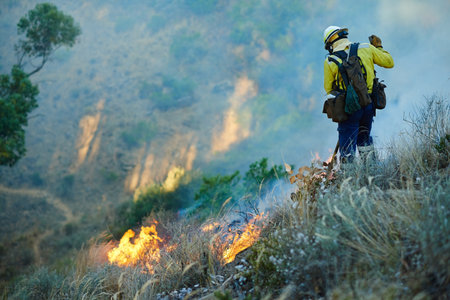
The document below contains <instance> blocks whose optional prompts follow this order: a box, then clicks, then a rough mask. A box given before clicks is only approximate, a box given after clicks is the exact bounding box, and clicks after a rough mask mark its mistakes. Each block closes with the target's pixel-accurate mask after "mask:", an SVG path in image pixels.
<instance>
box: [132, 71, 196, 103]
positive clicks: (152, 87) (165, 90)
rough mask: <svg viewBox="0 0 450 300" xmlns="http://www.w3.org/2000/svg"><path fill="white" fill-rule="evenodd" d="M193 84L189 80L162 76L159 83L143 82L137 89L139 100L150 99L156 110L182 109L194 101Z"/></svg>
mask: <svg viewBox="0 0 450 300" xmlns="http://www.w3.org/2000/svg"><path fill="white" fill-rule="evenodd" d="M194 91H195V84H194V82H193V81H192V80H190V79H189V78H182V79H177V78H173V77H170V76H162V77H161V78H160V81H159V82H156V83H148V82H143V83H142V84H141V87H140V89H139V97H140V98H141V99H150V101H151V102H152V103H153V104H154V105H155V107H156V108H157V109H160V110H163V111H166V110H168V109H170V108H173V107H184V106H186V105H189V104H191V103H192V101H193V100H194Z"/></svg>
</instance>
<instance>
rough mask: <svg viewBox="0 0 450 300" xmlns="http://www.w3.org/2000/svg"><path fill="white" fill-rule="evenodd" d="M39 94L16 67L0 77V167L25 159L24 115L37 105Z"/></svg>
mask: <svg viewBox="0 0 450 300" xmlns="http://www.w3.org/2000/svg"><path fill="white" fill-rule="evenodd" d="M38 93H39V90H38V88H37V86H35V85H33V84H32V83H31V81H30V80H29V79H28V76H27V75H26V74H25V73H24V72H23V71H22V70H21V69H20V68H19V67H17V66H14V67H13V69H12V71H11V76H9V75H1V76H0V165H9V166H12V165H14V164H15V163H16V162H17V161H18V160H19V159H20V158H21V157H23V156H24V155H25V152H26V149H25V130H24V128H23V127H25V126H27V125H28V115H29V113H30V112H31V111H32V110H33V109H35V108H36V107H37V106H38V104H37V100H36V96H37V95H38Z"/></svg>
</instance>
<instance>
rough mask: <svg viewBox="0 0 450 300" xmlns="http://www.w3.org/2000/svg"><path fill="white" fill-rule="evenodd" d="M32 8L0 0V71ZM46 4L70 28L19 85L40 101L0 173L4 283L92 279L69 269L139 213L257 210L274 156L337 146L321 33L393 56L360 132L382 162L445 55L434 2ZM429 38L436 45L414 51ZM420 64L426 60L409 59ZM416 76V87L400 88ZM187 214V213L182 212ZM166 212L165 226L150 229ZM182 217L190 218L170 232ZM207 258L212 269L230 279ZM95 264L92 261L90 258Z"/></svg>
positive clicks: (437, 78)
mask: <svg viewBox="0 0 450 300" xmlns="http://www.w3.org/2000/svg"><path fill="white" fill-rule="evenodd" d="M39 2H40V1H37V0H14V1H12V0H4V1H2V3H1V4H0V16H1V18H0V41H1V43H0V72H1V73H2V74H6V73H9V72H10V70H11V67H12V65H13V64H15V63H16V61H17V58H16V56H15V54H14V44H15V43H16V42H17V41H18V39H19V36H18V35H17V28H16V24H17V22H18V20H19V19H20V17H21V16H23V15H24V14H25V13H26V12H27V11H29V10H30V9H32V8H33V7H34V6H35V5H36V4H37V3H39ZM51 2H52V3H55V4H56V5H57V6H58V8H59V9H61V10H62V11H64V12H65V13H68V14H70V15H71V16H73V18H74V19H75V21H76V22H77V23H78V24H79V25H80V27H81V30H82V34H81V35H80V38H79V41H78V42H77V43H76V44H75V45H74V47H72V48H70V49H66V48H61V49H59V50H57V52H56V53H55V55H54V57H52V59H51V61H49V62H48V63H47V64H46V66H45V67H44V69H43V70H42V71H41V72H39V73H37V74H36V75H33V76H32V77H31V80H32V82H33V83H35V84H37V85H39V90H40V94H39V107H38V108H37V109H36V110H35V111H34V112H33V114H32V115H31V117H30V119H29V124H28V127H27V128H26V147H27V155H26V156H25V157H24V158H23V159H22V160H20V161H19V162H18V163H17V164H16V165H15V166H14V167H12V168H10V167H6V166H2V167H0V220H1V221H0V225H1V228H2V230H1V231H0V287H1V288H2V289H3V288H4V287H6V286H9V287H12V286H13V285H14V284H15V283H18V282H19V281H20V278H21V275H23V274H33V272H34V270H35V269H36V268H40V267H48V268H49V270H50V271H48V272H47V271H45V269H44V271H42V270H43V269H40V270H41V271H39V272H41V273H39V274H41V275H42V276H44V277H45V276H47V275H49V274H50V275H51V276H56V277H51V276H50V275H49V276H50V278H53V279H55V278H59V279H61V278H63V277H64V276H67V277H66V278H68V280H72V279H73V283H74V284H76V285H77V286H78V285H79V284H80V282H79V281H77V280H78V279H79V278H84V277H83V276H90V275H91V273H89V272H90V271H91V270H89V271H88V270H84V269H83V268H84V266H82V267H81V269H79V270H78V271H76V272H77V275H76V276H75V277H77V276H78V275H79V276H81V277H79V278H78V277H77V280H75V279H74V278H73V277H72V276H73V273H71V272H72V271H73V270H72V268H76V266H77V265H80V262H79V261H78V260H80V259H83V256H84V255H85V252H86V251H88V250H86V248H88V247H89V246H90V245H91V244H93V243H94V241H93V240H96V241H97V243H98V244H101V245H103V244H102V243H106V242H108V241H118V240H119V239H120V237H121V236H122V235H123V234H124V233H125V232H126V231H127V230H128V229H130V228H132V229H134V230H139V228H140V226H139V225H141V223H145V222H147V223H149V224H150V223H151V221H152V220H150V218H149V217H148V216H149V215H151V213H152V214H161V215H162V219H161V220H158V222H159V224H160V225H159V226H162V227H163V229H162V228H158V230H163V231H164V230H166V231H167V233H166V234H167V236H173V235H174V234H173V232H171V230H172V231H176V230H179V229H177V228H176V226H194V227H195V226H200V225H201V224H203V222H206V219H208V218H209V217H211V218H215V217H216V216H217V215H218V212H219V211H220V209H221V208H222V205H223V204H224V203H228V205H230V207H234V208H235V205H237V206H238V207H239V211H240V212H241V214H246V213H247V212H248V210H250V211H251V214H252V216H253V215H258V214H259V212H260V211H259V210H261V211H263V209H262V208H261V207H258V214H257V213H256V212H254V211H252V210H251V209H253V208H254V207H253V206H255V205H256V204H255V202H254V201H257V200H255V199H258V198H259V197H260V196H262V195H261V194H265V193H262V190H260V189H259V184H261V182H264V184H266V183H267V184H268V185H267V186H264V188H265V189H271V188H273V185H274V184H275V182H276V180H275V179H280V180H283V179H284V178H285V177H286V174H285V173H284V171H281V169H280V166H282V165H284V163H293V164H295V165H296V166H302V165H308V164H309V163H310V161H311V159H313V158H314V157H321V158H322V159H324V158H326V157H328V156H329V155H330V152H331V151H332V148H333V147H334V145H335V143H336V136H337V133H336V126H335V124H332V123H331V122H330V121H329V120H327V119H326V117H325V116H324V115H323V114H321V111H322V97H323V92H322V90H323V88H322V85H323V83H322V80H323V77H322V71H323V65H322V64H323V59H324V55H325V50H323V44H322V38H321V37H322V31H323V29H324V28H325V27H326V26H328V25H330V24H337V25H338V24H342V23H345V24H342V25H347V26H349V28H350V36H351V37H352V39H354V40H355V41H356V40H358V41H361V42H366V40H367V36H368V35H370V34H372V33H377V34H378V33H379V34H380V35H381V36H382V38H383V43H384V45H386V49H388V50H389V51H391V50H392V51H391V53H392V54H393V56H394V60H395V61H396V68H395V69H394V71H393V72H391V73H388V72H384V71H383V70H377V71H378V72H379V75H380V78H382V79H385V80H386V82H387V84H388V89H387V92H388V97H389V103H388V108H387V109H386V110H385V111H383V112H382V113H379V114H378V116H377V117H376V120H375V124H374V135H375V139H376V143H378V144H377V145H376V146H377V149H378V150H379V151H380V156H381V157H383V158H386V157H387V156H388V153H389V147H390V146H389V145H385V142H386V140H387V139H389V138H391V136H394V137H395V138H396V137H397V136H398V135H400V133H399V132H398V130H400V129H402V128H404V126H405V122H403V120H402V119H403V118H402V115H407V114H409V113H410V112H411V110H412V108H413V105H411V104H417V103H422V102H424V99H423V98H421V95H429V94H430V93H434V92H436V95H439V96H436V97H438V98H439V97H440V96H441V95H442V98H443V99H448V97H447V94H448V91H449V90H448V87H449V85H448V74H447V73H448V70H447V69H446V68H445V65H446V64H443V63H442V62H445V61H447V59H448V55H447V52H446V51H445V49H448V47H447V44H448V41H447V40H445V39H444V40H443V41H442V35H443V34H444V32H442V30H443V29H442V28H448V26H447V25H448V23H449V19H448V18H447V16H446V14H444V13H442V12H445V11H448V9H447V8H449V7H448V6H449V4H448V3H447V1H437V2H436V3H435V4H436V5H424V4H423V3H421V2H420V1H415V0H414V1H409V2H405V1H399V2H398V3H395V4H394V3H390V1H387V0H383V1H379V3H378V2H377V3H375V2H370V3H367V2H366V3H365V2H360V1H353V0H352V1H331V0H321V1H315V2H314V3H310V2H307V1H293V0H285V1H275V0H264V1H253V0H251V1H237V0H232V1H222V0H201V1H187V0H173V1H165V0H151V1H140V0H128V1H122V0H113V1H102V0H95V1H88V0H81V1H66V0H55V1H51ZM348 7H352V10H349V9H348ZM387 7H388V8H389V9H387ZM355 11H356V12H359V13H357V14H355V13H354V12H355ZM429 16H433V17H432V18H431V17H429ZM343 20H344V21H343ZM417 24H420V26H416V25H417ZM418 27H420V28H418ZM411 36H414V42H413V41H412V40H411V38H410V37H411ZM438 42H439V45H442V46H441V47H432V49H431V50H430V47H428V46H427V45H429V44H438ZM413 44H414V45H415V46H414V47H413V46H412V45H413ZM406 49H408V50H406ZM425 58H426V59H427V62H428V63H427V64H418V63H414V62H416V61H425ZM397 66H398V67H397ZM429 70H433V72H431V73H432V74H430V71H429ZM423 74H430V75H429V76H423ZM418 78H420V80H421V83H422V84H414V85H413V86H412V85H411V82H417V80H418ZM444 101H445V100H444ZM396 130H397V131H396ZM391 134H392V135H391ZM265 158H267V160H265ZM263 162H264V163H263ZM258 163H259V165H258ZM255 164H256V165H255ZM251 166H253V168H252V167H251ZM258 168H259V169H258ZM442 169H443V170H447V169H446V168H441V170H442ZM238 171H239V173H237V172H238ZM252 172H253V173H252ZM255 172H256V173H257V172H260V174H256V173H255ZM386 172H388V171H386ZM255 174H256V175H258V176H254V178H253V177H251V176H253V175H255ZM260 175H261V176H260ZM263 175H264V176H263ZM265 176H268V178H270V180H266V179H264V180H263V178H265ZM421 178H422V177H421ZM205 179H206V180H205ZM272 180H273V181H272ZM266 181H267V182H266ZM280 185H281V186H282V187H283V188H281V189H280V194H283V195H284V194H289V192H288V190H290V189H291V188H292V186H290V185H288V184H287V183H286V182H284V181H283V183H282V184H280ZM286 186H289V188H287V187H286ZM261 188H262V187H261ZM249 195H250V196H249ZM230 197H231V200H228V199H229V198H230ZM242 198H244V199H246V200H248V201H246V202H245V201H244V202H245V204H243V203H241V201H240V200H241V199H242ZM278 198H285V197H284V196H279V197H278ZM288 198H289V197H288ZM258 201H259V200H258ZM258 203H259V202H258ZM280 205H281V204H280ZM283 205H284V204H283ZM208 209H209V210H208ZM227 209H229V207H228V206H227ZM161 211H163V212H161ZM220 212H221V213H223V211H220ZM195 214H198V218H197V219H195V220H191V219H189V218H191V217H192V215H195ZM174 215H176V216H177V218H176V217H174ZM220 216H223V214H221V215H220ZM183 217H186V219H187V220H184V219H183ZM272 217H273V216H272V215H270V217H269V219H267V220H268V222H269V224H273V222H274V221H273V219H272ZM291 217H292V216H290V217H289V218H291ZM166 218H167V222H168V223H169V224H171V225H172V224H174V225H173V226H175V228H170V226H171V225H169V224H167V225H166V224H163V222H164V220H165V219H166ZM246 218H247V219H248V218H250V215H249V216H247V217H246ZM292 218H297V217H292ZM244 219H245V218H244ZM247 219H245V221H249V220H247ZM188 220H189V221H188ZM191 221H192V222H193V224H195V225H192V224H190V223H189V224H190V225H189V224H188V225H186V224H187V223H183V222H191ZM240 222H243V221H242V220H240ZM225 223H226V222H225ZM277 224H278V223H277ZM222 229H223V228H222ZM236 229H237V230H241V229H239V228H236ZM169 233H171V234H169ZM191 234H192V235H195V234H196V232H194V233H192V232H191ZM264 234H265V233H264V231H263V232H262V233H261V235H262V236H264ZM267 234H268V233H267ZM200 238H201V239H208V238H210V236H206V237H205V236H201V237H200ZM181 241H182V242H185V243H190V242H192V241H190V240H186V241H185V240H181ZM208 242H209V241H205V240H202V243H200V244H199V245H206V244H207V243H208ZM205 243H206V244H205ZM110 246H111V245H110ZM92 247H94V246H92ZM102 247H103V246H102ZM108 247H109V246H108ZM205 247H206V246H205ZM94 248H95V247H94ZM81 249H84V250H83V251H81V252H80V250H81ZM92 251H94V250H92ZM199 251H200V250H199ZM180 255H182V254H180ZM183 255H184V254H183ZM202 255H203V254H202ZM207 255H210V254H209V252H208V251H207ZM86 256H87V257H88V258H86V259H87V260H88V262H86V266H89V267H90V266H91V265H90V264H91V261H90V260H91V257H90V256H89V255H86ZM208 257H209V256H208ZM197 258H198V257H197ZM197 258H196V259H197ZM215 259H216V258H214V259H213V262H214V263H213V266H214V268H216V267H217V268H218V270H220V272H222V270H224V273H223V274H225V275H229V274H230V276H231V274H234V273H233V272H231V271H230V270H227V267H224V268H223V266H222V264H221V263H220V262H219V261H216V260H215ZM105 261H106V258H105V255H104V253H103V256H102V257H101V259H100V262H105ZM187 261H188V262H183V264H182V265H181V266H179V265H178V266H177V269H176V270H177V271H179V270H182V269H184V268H185V267H186V265H189V263H190V262H191V259H190V258H189V259H187ZM97 263H98V261H97ZM200 264H201V263H200V262H199V265H200ZM81 265H83V264H82V263H81ZM95 267H98V266H97V265H96V266H95ZM107 268H111V270H113V271H112V272H113V273H111V274H115V275H117V274H116V273H114V272H119V273H120V272H122V269H119V268H116V266H109V267H107ZM97 270H98V271H99V272H103V271H104V270H103V269H101V268H100V269H97ZM108 270H109V269H108ZM213 270H214V272H213V273H211V274H220V272H219V271H217V272H216V270H215V269H213ZM53 271H55V272H56V273H53ZM80 272H81V273H80ZM105 272H106V271H105ZM227 272H231V273H227ZM55 274H57V275H55ZM111 274H109V275H111ZM109 275H108V276H109ZM115 275H111V276H113V279H114V280H115V281H114V282H118V281H117V280H118V278H115V277H114V276H115ZM138 275H139V276H140V273H139V274H138ZM147 275H148V274H147ZM147 275H145V276H144V275H143V277H142V278H141V277H139V278H140V279H139V280H144V281H146V280H148V277H146V276H147ZM225 275H223V276H225ZM31 276H33V275H31ZM97 278H100V277H97ZM101 278H103V277H101ZM152 278H153V277H152ZM194 278H196V277H195V276H194ZM116 279H117V280H116ZM55 280H56V279H55ZM171 280H172V279H170V281H171ZM193 280H194V279H193ZM199 280H200V279H199ZM209 280H210V279H205V278H203V277H201V282H202V283H201V284H202V285H203V284H204V286H205V288H207V289H208V291H207V292H208V293H209V292H212V291H213V290H214V288H213V286H211V285H210V282H209ZM258 280H259V279H258ZM264 280H265V279H264ZM139 282H140V281H139ZM216 282H217V281H216ZM230 282H231V281H228V283H230ZM11 283H12V285H10V284H11ZM198 284H200V282H199V283H198ZM119 285H120V284H119ZM194 285H195V284H194ZM189 286H190V285H189V284H185V285H179V283H171V285H170V288H172V287H173V288H174V289H178V288H182V287H189ZM141 287H142V285H139V288H141ZM190 287H191V288H192V286H190ZM170 288H169V286H168V287H165V288H161V291H163V290H164V291H166V292H167V291H168V290H169V289H170ZM70 289H71V290H73V289H74V287H71V288H70ZM127 289H128V287H127ZM227 289H230V288H228V287H227ZM50 290H51V289H49V291H50ZM100 290H101V289H100ZM113 290H114V289H113ZM131 290H132V289H131V288H130V291H131ZM230 290H231V289H230ZM118 291H119V289H115V290H114V293H115V292H118ZM155 292H156V290H152V291H151V293H153V294H152V295H154V293H155ZM234 292H235V291H234V290H233V293H234ZM58 293H59V291H58ZM108 293H109V291H108ZM124 293H125V292H124ZM126 293H127V295H132V294H133V293H135V290H133V292H126ZM205 293H206V292H205ZM46 295H48V294H46ZM108 295H109V294H108ZM233 296H236V294H233Z"/></svg>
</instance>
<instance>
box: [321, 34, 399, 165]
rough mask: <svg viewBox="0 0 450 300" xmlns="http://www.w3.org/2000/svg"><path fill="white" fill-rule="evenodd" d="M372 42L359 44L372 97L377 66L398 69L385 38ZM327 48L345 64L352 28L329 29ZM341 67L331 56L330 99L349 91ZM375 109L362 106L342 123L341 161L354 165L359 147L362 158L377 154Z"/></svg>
mask: <svg viewBox="0 0 450 300" xmlns="http://www.w3.org/2000/svg"><path fill="white" fill-rule="evenodd" d="M369 40H370V44H369V43H362V44H359V45H358V50H357V56H358V57H359V58H360V61H361V63H362V65H363V67H362V70H363V73H365V74H364V77H365V80H366V84H367V90H368V93H369V95H370V94H371V93H372V86H373V80H374V78H375V69H374V64H377V65H378V66H380V67H384V68H392V67H394V60H393V59H392V56H391V55H390V54H389V52H387V51H386V50H384V49H383V46H382V43H381V39H380V38H379V37H377V36H375V35H372V36H370V37H369ZM323 41H324V45H325V49H326V50H328V52H329V56H332V57H333V58H335V59H336V60H337V61H339V62H341V63H342V59H341V58H339V57H344V58H345V57H346V55H348V54H349V49H350V45H351V44H352V42H350V41H349V39H348V29H347V28H341V27H338V26H329V27H328V28H326V29H325V31H324V34H323ZM338 73H339V70H338V66H337V64H336V63H334V62H333V61H331V60H329V59H328V57H327V59H325V63H324V88H325V92H326V93H327V97H332V96H331V95H332V92H333V91H334V90H336V89H345V85H344V84H343V80H342V76H338V75H339V74H338ZM374 112H375V109H374V107H373V104H372V103H370V104H369V105H367V106H365V107H361V109H359V110H358V111H356V112H354V113H352V114H350V115H349V116H348V119H347V120H346V121H343V122H339V123H338V133H339V152H340V155H341V161H343V162H351V161H352V160H353V158H354V154H355V152H356V148H358V152H359V154H360V156H365V155H367V154H368V153H370V152H372V153H373V150H374V148H373V140H372V137H371V136H370V131H371V129H372V122H373V116H374Z"/></svg>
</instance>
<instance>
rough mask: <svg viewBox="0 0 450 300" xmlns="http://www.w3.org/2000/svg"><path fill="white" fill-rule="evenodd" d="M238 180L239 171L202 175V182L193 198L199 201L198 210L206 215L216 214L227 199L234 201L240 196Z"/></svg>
mask: <svg viewBox="0 0 450 300" xmlns="http://www.w3.org/2000/svg"><path fill="white" fill-rule="evenodd" d="M239 181H240V176H239V171H236V172H234V173H233V174H231V175H216V176H211V177H206V176H205V177H203V183H202V185H201V186H200V188H199V190H198V192H197V193H196V194H195V200H196V201H197V202H198V203H199V204H198V205H199V206H198V210H200V211H204V214H205V213H206V215H211V214H216V213H218V212H219V211H220V209H221V208H222V206H223V204H224V203H225V201H226V200H227V199H229V198H231V200H232V202H234V201H236V200H237V199H235V198H237V197H239V196H240V195H239V191H238V189H239V188H238V184H239Z"/></svg>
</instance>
